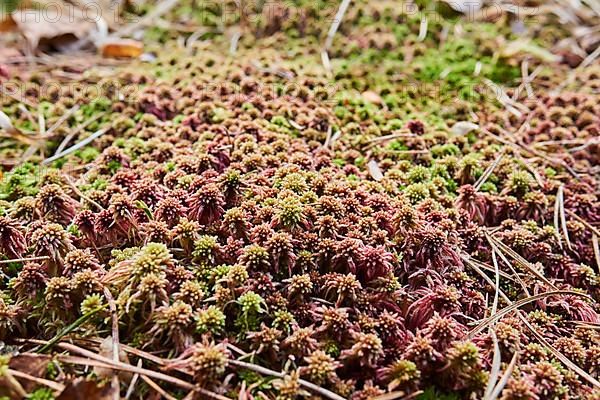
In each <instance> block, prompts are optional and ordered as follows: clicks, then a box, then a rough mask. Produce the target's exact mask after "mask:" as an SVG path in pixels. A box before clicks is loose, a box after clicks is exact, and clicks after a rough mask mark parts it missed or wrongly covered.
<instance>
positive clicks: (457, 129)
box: [452, 121, 479, 136]
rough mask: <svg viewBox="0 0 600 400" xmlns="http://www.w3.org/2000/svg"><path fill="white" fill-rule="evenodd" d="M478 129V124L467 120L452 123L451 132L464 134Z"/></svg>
mask: <svg viewBox="0 0 600 400" xmlns="http://www.w3.org/2000/svg"><path fill="white" fill-rule="evenodd" d="M476 129H479V125H477V124H474V123H473V122H469V121H459V122H457V123H455V124H454V125H452V133H454V134H455V135H460V136H462V135H466V134H467V133H469V132H471V131H474V130H476Z"/></svg>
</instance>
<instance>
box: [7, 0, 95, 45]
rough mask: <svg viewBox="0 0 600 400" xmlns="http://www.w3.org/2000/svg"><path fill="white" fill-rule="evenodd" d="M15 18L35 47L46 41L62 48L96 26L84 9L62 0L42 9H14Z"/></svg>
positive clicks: (29, 41)
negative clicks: (68, 4)
mask: <svg viewBox="0 0 600 400" xmlns="http://www.w3.org/2000/svg"><path fill="white" fill-rule="evenodd" d="M12 18H13V20H14V22H15V23H16V24H17V27H18V29H19V31H20V32H21V34H22V35H23V36H24V37H25V39H27V42H28V43H29V45H30V46H31V48H32V49H37V48H38V46H39V45H40V43H42V42H46V43H48V44H49V45H50V46H52V47H56V48H57V49H60V48H62V47H64V46H66V45H68V44H70V43H73V42H75V41H77V40H79V39H82V38H85V37H86V36H88V35H89V34H90V32H92V30H93V29H94V27H95V26H96V24H95V23H94V21H93V19H91V18H89V17H87V16H86V14H84V13H83V12H82V11H81V10H80V9H78V8H74V7H73V6H69V7H67V6H66V5H65V3H62V2H59V1H56V2H53V3H52V5H48V6H46V7H44V8H43V9H40V10H33V9H29V10H17V11H14V12H13V13H12Z"/></svg>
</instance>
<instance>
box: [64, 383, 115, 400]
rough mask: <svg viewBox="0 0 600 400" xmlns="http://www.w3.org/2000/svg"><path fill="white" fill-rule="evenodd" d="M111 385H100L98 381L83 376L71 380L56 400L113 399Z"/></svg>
mask: <svg viewBox="0 0 600 400" xmlns="http://www.w3.org/2000/svg"><path fill="white" fill-rule="evenodd" d="M112 398H113V390H112V388H111V387H110V385H104V386H99V385H98V384H97V383H96V382H93V381H88V380H85V379H83V378H78V379H75V380H74V381H73V382H70V383H69V384H68V385H67V387H66V388H65V390H63V391H62V393H61V394H60V395H58V397H57V398H56V400H112Z"/></svg>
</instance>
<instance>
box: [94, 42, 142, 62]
mask: <svg viewBox="0 0 600 400" xmlns="http://www.w3.org/2000/svg"><path fill="white" fill-rule="evenodd" d="M101 50H102V56H103V57H110V58H137V57H139V56H141V55H142V53H143V52H144V45H143V43H142V42H138V41H137V40H131V39H115V40H111V41H107V42H105V43H104V44H102V48H101Z"/></svg>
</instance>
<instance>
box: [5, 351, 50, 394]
mask: <svg viewBox="0 0 600 400" xmlns="http://www.w3.org/2000/svg"><path fill="white" fill-rule="evenodd" d="M49 362H50V356H47V355H44V354H19V355H16V356H13V357H11V359H10V363H9V366H10V368H11V369H13V370H15V371H19V372H24V373H26V374H28V375H31V376H35V377H36V378H43V377H44V376H45V375H46V370H47V367H48V363H49ZM19 382H20V383H21V385H22V386H23V388H24V389H25V390H26V391H28V392H30V391H32V390H34V389H35V388H36V387H37V384H36V383H35V382H32V381H29V380H26V379H19Z"/></svg>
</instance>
